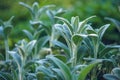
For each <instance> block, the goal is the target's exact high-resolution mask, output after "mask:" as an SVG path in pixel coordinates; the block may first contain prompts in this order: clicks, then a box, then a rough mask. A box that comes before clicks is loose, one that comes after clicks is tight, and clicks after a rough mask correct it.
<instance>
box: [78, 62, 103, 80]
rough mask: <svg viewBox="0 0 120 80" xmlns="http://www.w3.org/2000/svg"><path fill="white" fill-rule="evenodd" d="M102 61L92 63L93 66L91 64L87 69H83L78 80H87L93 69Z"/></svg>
mask: <svg viewBox="0 0 120 80" xmlns="http://www.w3.org/2000/svg"><path fill="white" fill-rule="evenodd" d="M100 62H101V60H100V61H99V60H96V61H94V62H92V63H91V64H89V65H88V66H86V67H85V68H83V69H82V70H81V71H80V74H79V76H78V80H85V78H86V76H87V74H88V73H89V72H90V71H91V70H92V69H93V67H95V66H96V65H97V64H98V63H100Z"/></svg>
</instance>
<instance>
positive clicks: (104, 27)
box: [98, 24, 110, 39]
mask: <svg viewBox="0 0 120 80" xmlns="http://www.w3.org/2000/svg"><path fill="white" fill-rule="evenodd" d="M109 26H110V24H106V25H104V26H102V27H101V28H100V29H99V31H98V36H99V38H100V39H102V37H103V35H104V33H105V31H106V30H107V28H108V27H109Z"/></svg>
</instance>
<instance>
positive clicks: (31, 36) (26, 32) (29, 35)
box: [23, 30, 34, 40]
mask: <svg viewBox="0 0 120 80" xmlns="http://www.w3.org/2000/svg"><path fill="white" fill-rule="evenodd" d="M23 32H24V33H25V34H26V36H27V37H28V38H29V39H30V40H33V39H34V38H33V35H32V34H31V33H30V32H29V31H28V30H23Z"/></svg>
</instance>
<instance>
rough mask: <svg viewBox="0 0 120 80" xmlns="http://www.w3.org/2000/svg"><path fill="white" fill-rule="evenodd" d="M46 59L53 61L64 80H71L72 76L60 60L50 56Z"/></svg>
mask: <svg viewBox="0 0 120 80" xmlns="http://www.w3.org/2000/svg"><path fill="white" fill-rule="evenodd" d="M46 58H47V59H50V60H51V61H53V62H54V63H55V64H56V65H57V66H58V67H59V68H60V70H61V71H62V74H63V76H64V78H65V80H72V74H71V72H70V69H69V67H68V66H67V65H66V64H65V63H64V62H62V61H61V60H59V59H57V58H55V57H54V56H52V55H48V56H47V57H46Z"/></svg>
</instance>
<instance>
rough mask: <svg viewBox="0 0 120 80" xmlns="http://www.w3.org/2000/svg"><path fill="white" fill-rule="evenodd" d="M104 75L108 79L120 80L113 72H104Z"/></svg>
mask: <svg viewBox="0 0 120 80" xmlns="http://www.w3.org/2000/svg"><path fill="white" fill-rule="evenodd" d="M103 77H104V78H105V79H106V80H119V79H118V78H117V77H116V76H115V75H112V74H104V75H103Z"/></svg>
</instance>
